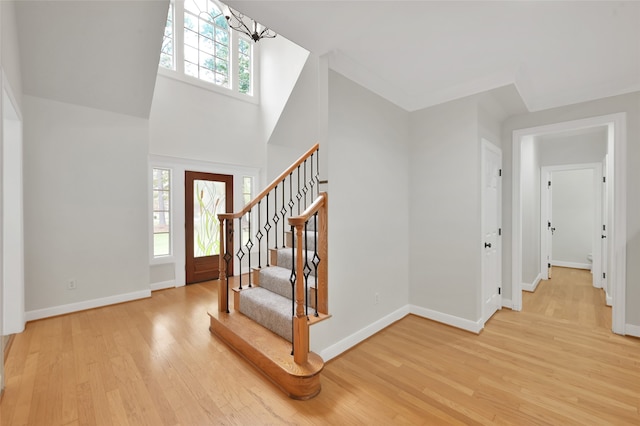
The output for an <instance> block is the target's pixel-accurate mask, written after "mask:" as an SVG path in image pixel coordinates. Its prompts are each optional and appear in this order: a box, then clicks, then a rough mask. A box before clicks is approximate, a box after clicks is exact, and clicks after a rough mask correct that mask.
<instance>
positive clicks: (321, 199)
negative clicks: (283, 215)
mask: <svg viewBox="0 0 640 426" xmlns="http://www.w3.org/2000/svg"><path fill="white" fill-rule="evenodd" d="M326 199H327V193H326V192H321V193H320V195H319V196H318V198H316V199H315V201H314V202H313V203H311V205H310V206H309V207H307V209H306V210H305V211H303V212H302V213H301V214H300V216H295V217H290V218H289V225H291V226H296V227H297V226H302V225H304V224H305V222H306V221H308V220H309V219H310V218H311V216H313V215H314V214H315V213H316V212H317V211H319V210H320V209H321V208H322V206H324V204H325V201H326Z"/></svg>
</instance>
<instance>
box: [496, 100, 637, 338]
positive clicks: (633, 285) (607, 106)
mask: <svg viewBox="0 0 640 426" xmlns="http://www.w3.org/2000/svg"><path fill="white" fill-rule="evenodd" d="M620 112H626V114H627V128H626V129H625V130H626V135H627V143H628V145H627V156H626V157H627V200H626V201H627V271H626V272H627V294H626V317H627V318H626V321H627V323H628V324H631V325H636V326H639V325H640V310H638V309H636V307H637V306H638V305H640V262H637V261H634V259H640V191H637V188H638V187H639V186H640V167H637V165H636V163H635V162H636V161H637V160H636V159H638V158H640V143H638V141H640V93H638V92H636V93H632V94H627V95H621V96H614V97H610V98H604V99H599V100H595V101H591V102H584V103H580V104H575V105H570V106H565V107H560V108H553V109H549V110H544V111H537V112H533V113H527V114H521V115H517V116H514V117H511V118H509V119H507V120H506V121H505V123H504V125H503V131H502V140H503V149H504V151H503V158H504V159H505V169H504V171H505V173H504V183H505V185H504V187H503V202H504V210H503V211H504V212H505V214H503V225H504V228H505V235H506V236H507V237H506V238H507V239H511V235H512V229H511V228H512V224H511V209H512V188H511V183H510V182H511V179H512V176H511V158H512V137H513V131H514V130H517V129H525V128H529V127H535V126H542V125H547V124H552V123H558V122H563V121H570V120H578V119H582V118H588V117H594V116H602V115H608V114H614V113H620ZM511 254H512V251H511V250H505V251H504V252H503V265H505V266H506V267H508V268H509V269H508V271H507V273H504V274H503V279H504V280H505V285H504V287H503V288H504V289H505V297H507V298H511V269H510V265H511V260H512V259H511Z"/></svg>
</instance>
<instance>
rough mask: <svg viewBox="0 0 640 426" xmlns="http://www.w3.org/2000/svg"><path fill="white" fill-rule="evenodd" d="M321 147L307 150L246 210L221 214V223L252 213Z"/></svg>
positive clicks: (316, 146)
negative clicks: (256, 206)
mask: <svg viewBox="0 0 640 426" xmlns="http://www.w3.org/2000/svg"><path fill="white" fill-rule="evenodd" d="M319 147H320V145H319V144H315V145H313V146H312V147H311V148H309V150H307V152H305V153H304V154H302V156H301V157H300V158H298V160H296V162H295V163H293V164H292V165H291V166H289V168H288V169H287V170H285V171H284V172H282V173H280V175H279V176H278V177H277V178H275V179H274V180H273V181H272V182H271V183H270V184H269V186H267V187H266V188H265V189H263V190H262V192H261V193H259V194H258V195H256V196H255V197H254V198H253V200H251V201H250V202H249V203H247V205H246V206H244V208H243V209H242V210H240V211H239V212H236V213H220V214H218V218H219V219H220V220H221V221H222V220H224V219H237V218H239V217H242V216H244V215H245V214H247V212H248V211H250V210H251V209H252V208H253V207H254V206H255V205H256V204H258V202H260V201H261V200H262V199H263V198H264V197H266V196H267V194H268V193H269V192H271V190H272V189H273V188H275V187H276V186H278V185H279V184H280V182H282V180H283V179H285V178H286V177H287V176H289V175H290V174H291V173H292V172H293V171H294V170H295V169H297V168H298V166H299V165H301V164H302V163H304V162H305V161H306V160H307V159H308V158H309V157H311V155H312V154H314V153H315V152H317V151H318V148H319Z"/></svg>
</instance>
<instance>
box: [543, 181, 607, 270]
mask: <svg viewBox="0 0 640 426" xmlns="http://www.w3.org/2000/svg"><path fill="white" fill-rule="evenodd" d="M551 182H552V198H553V201H552V218H553V227H554V228H556V230H555V232H554V234H553V244H552V259H551V263H552V264H554V265H556V264H560V266H562V265H563V264H564V266H571V265H567V264H582V265H585V264H588V261H587V255H588V254H589V253H592V251H593V230H594V227H595V226H596V224H595V223H594V218H595V215H594V211H595V194H594V187H593V185H594V176H593V169H581V170H561V171H554V172H552V173H551Z"/></svg>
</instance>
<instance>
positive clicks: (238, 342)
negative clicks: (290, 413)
mask: <svg viewBox="0 0 640 426" xmlns="http://www.w3.org/2000/svg"><path fill="white" fill-rule="evenodd" d="M209 317H210V318H211V324H210V327H209V330H210V331H211V333H212V334H213V335H215V336H217V337H218V338H219V339H221V340H222V341H224V342H225V343H226V344H227V345H228V346H230V347H231V348H232V349H234V350H235V351H236V352H237V353H239V354H240V355H241V356H242V357H244V358H245V359H246V360H247V361H249V363H251V364H252V365H253V366H254V367H255V368H256V369H257V370H258V371H260V372H261V373H263V374H264V375H265V376H266V377H267V378H269V379H270V380H271V381H272V382H273V383H274V384H275V385H277V386H278V387H279V388H280V389H281V390H282V391H284V392H285V393H286V394H287V395H288V396H289V397H291V398H293V399H302V400H305V399H310V398H313V397H314V396H316V395H317V394H318V393H319V392H320V372H321V371H322V369H323V368H324V361H323V360H322V358H321V357H320V356H319V355H317V354H315V353H313V352H310V353H309V359H308V361H307V363H306V364H303V365H298V364H296V363H295V362H293V356H291V355H290V353H291V343H290V342H288V341H287V340H285V339H283V338H282V337H280V336H278V335H276V334H275V333H273V332H271V331H269V330H267V329H266V328H264V327H262V326H261V325H260V324H258V323H256V322H254V321H252V320H251V319H249V318H248V317H246V316H244V315H242V314H241V313H239V312H234V311H231V313H225V312H209Z"/></svg>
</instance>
